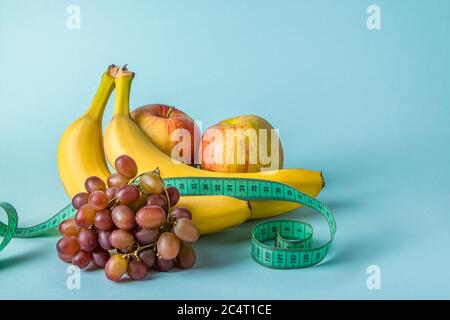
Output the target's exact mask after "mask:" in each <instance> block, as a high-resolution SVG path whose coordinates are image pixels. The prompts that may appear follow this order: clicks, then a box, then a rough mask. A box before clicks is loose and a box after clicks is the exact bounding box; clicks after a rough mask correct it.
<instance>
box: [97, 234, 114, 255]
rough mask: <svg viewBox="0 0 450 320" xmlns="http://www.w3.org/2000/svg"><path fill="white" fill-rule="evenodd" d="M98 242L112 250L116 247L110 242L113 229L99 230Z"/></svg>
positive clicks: (105, 248)
mask: <svg viewBox="0 0 450 320" xmlns="http://www.w3.org/2000/svg"><path fill="white" fill-rule="evenodd" d="M97 233H98V243H99V244H100V247H102V248H103V249H104V250H112V249H114V247H113V246H112V245H111V243H109V236H110V234H111V231H104V230H98V231H97Z"/></svg>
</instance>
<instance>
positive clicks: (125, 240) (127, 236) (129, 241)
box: [109, 230, 134, 249]
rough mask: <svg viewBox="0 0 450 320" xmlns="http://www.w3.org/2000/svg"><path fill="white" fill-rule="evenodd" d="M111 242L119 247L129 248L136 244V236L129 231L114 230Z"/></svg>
mask: <svg viewBox="0 0 450 320" xmlns="http://www.w3.org/2000/svg"><path fill="white" fill-rule="evenodd" d="M109 243H111V245H112V246H113V247H116V248H117V249H127V248H129V247H131V246H132V245H133V244H134V237H133V235H132V234H131V233H130V232H128V231H124V230H114V231H113V232H111V234H110V235H109Z"/></svg>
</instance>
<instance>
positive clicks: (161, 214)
mask: <svg viewBox="0 0 450 320" xmlns="http://www.w3.org/2000/svg"><path fill="white" fill-rule="evenodd" d="M165 220H166V213H165V211H164V210H163V209H162V208H161V207H158V206H146V207H143V208H142V209H140V210H139V211H138V212H137V213H136V223H137V224H138V225H139V226H140V227H142V228H145V229H155V228H159V227H160V226H161V225H162V224H163V222H164V221H165Z"/></svg>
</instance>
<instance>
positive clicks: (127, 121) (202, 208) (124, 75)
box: [58, 65, 323, 234]
mask: <svg viewBox="0 0 450 320" xmlns="http://www.w3.org/2000/svg"><path fill="white" fill-rule="evenodd" d="M133 78H134V73H132V72H130V71H128V70H126V68H118V67H116V66H114V65H112V66H110V67H109V68H108V70H107V71H106V72H105V73H104V74H103V77H102V80H101V83H100V86H99V88H98V91H97V93H96V95H95V97H94V99H93V101H92V103H91V105H90V107H89V108H88V110H87V112H86V113H85V114H84V115H83V116H82V117H81V118H79V119H77V120H76V121H75V122H74V123H72V124H71V125H70V126H69V127H68V128H67V129H66V131H65V132H64V134H63V136H62V138H61V141H60V143H59V147H58V168H59V173H60V177H61V180H62V182H63V185H64V188H65V190H66V192H67V194H68V195H69V196H70V197H73V196H74V195H75V194H77V193H78V192H81V191H83V190H84V181H85V180H86V178H87V177H88V176H98V177H100V178H101V179H103V180H106V178H107V177H108V176H109V175H110V172H109V169H108V166H107V163H106V159H108V162H109V163H110V164H113V163H114V160H115V159H116V158H118V157H119V156H120V155H124V154H126V155H129V156H130V157H132V158H133V159H134V160H135V161H136V163H137V166H138V168H139V170H141V172H146V171H152V170H154V169H155V168H156V167H159V169H160V172H161V176H162V177H163V178H174V177H215V178H248V179H263V180H272V181H276V182H281V183H285V184H288V185H291V186H292V187H295V188H296V189H298V190H301V191H302V192H304V193H306V194H308V195H310V196H314V197H315V196H316V195H317V194H318V193H319V192H320V191H321V189H322V187H323V177H322V174H321V172H317V171H310V170H304V169H282V170H276V171H273V172H270V171H266V172H264V173H260V172H255V173H220V172H211V171H205V170H201V169H197V168H194V167H191V166H188V165H185V164H182V163H180V162H177V161H175V160H174V159H172V158H170V157H169V156H167V155H166V154H164V153H163V152H162V151H160V150H159V149H158V148H157V147H156V146H155V145H153V143H152V142H151V141H150V140H149V139H148V137H147V136H146V135H145V133H144V132H143V131H142V130H141V129H140V128H139V126H138V125H137V124H136V123H135V122H134V121H133V120H132V118H131V116H130V108H129V98H130V90H131V83H132V81H133ZM114 87H115V89H116V96H115V101H114V114H113V118H112V120H111V122H110V123H109V125H108V127H107V129H106V131H105V134H104V136H103V135H102V117H103V111H104V109H105V106H106V103H107V101H108V99H109V97H110V95H111V93H112V91H113V90H114ZM105 157H106V158H105ZM179 205H180V206H186V207H188V208H189V209H190V210H191V212H192V214H193V222H194V224H195V225H196V227H197V228H198V230H199V231H200V233H201V234H207V233H213V232H217V231H221V230H223V229H226V228H229V227H232V226H235V225H238V224H241V223H243V222H245V221H246V220H248V219H260V218H265V217H271V216H275V215H279V214H282V213H285V212H288V211H291V210H293V209H296V208H298V207H299V205H298V204H296V203H291V202H284V201H242V200H238V199H234V198H230V197H224V196H191V197H182V198H181V199H180V202H179Z"/></svg>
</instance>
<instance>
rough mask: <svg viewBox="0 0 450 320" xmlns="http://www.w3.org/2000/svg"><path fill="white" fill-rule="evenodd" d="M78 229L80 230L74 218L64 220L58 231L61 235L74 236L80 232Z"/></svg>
mask: <svg viewBox="0 0 450 320" xmlns="http://www.w3.org/2000/svg"><path fill="white" fill-rule="evenodd" d="M80 230H81V228H80V227H79V226H78V225H77V223H76V222H75V219H67V220H64V221H63V222H61V224H60V225H59V232H60V233H61V234H62V235H63V236H68V237H70V236H74V237H76V236H78V234H79V233H80Z"/></svg>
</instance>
